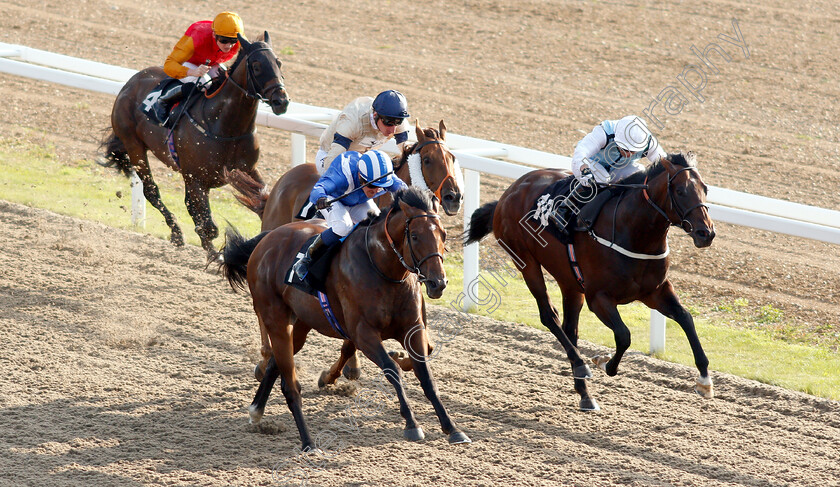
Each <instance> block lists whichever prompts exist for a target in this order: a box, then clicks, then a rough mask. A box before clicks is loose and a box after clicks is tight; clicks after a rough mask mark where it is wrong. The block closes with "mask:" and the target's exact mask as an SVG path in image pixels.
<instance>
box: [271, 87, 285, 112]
mask: <svg viewBox="0 0 840 487" xmlns="http://www.w3.org/2000/svg"><path fill="white" fill-rule="evenodd" d="M268 104H269V105H271V111H272V112H273V113H274V114H275V115H283V114H284V113H286V110H288V109H289V97H288V96H286V91H285V90H279V91H277V92H276V93H274V94H273V95H272V96H271V99H270V100H269V102H268Z"/></svg>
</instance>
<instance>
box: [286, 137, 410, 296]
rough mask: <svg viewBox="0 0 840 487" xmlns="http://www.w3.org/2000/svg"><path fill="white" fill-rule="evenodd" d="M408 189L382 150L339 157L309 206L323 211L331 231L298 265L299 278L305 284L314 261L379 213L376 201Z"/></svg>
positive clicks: (328, 171) (324, 232) (320, 238)
mask: <svg viewBox="0 0 840 487" xmlns="http://www.w3.org/2000/svg"><path fill="white" fill-rule="evenodd" d="M407 187H408V186H406V184H405V183H404V182H403V181H402V180H401V179H400V178H399V177H397V175H396V174H394V166H393V165H392V164H391V158H390V157H388V155H387V154H386V153H384V152H382V151H380V150H370V151H367V152H365V153H364V154H362V153H360V152H356V151H348V152H344V153H342V154H341V155H339V156H338V157H336V158H335V160H333V161H332V163H331V164H330V167H329V169H327V172H325V173H324V175H323V176H321V179H319V180H318V182H317V183H315V186H314V187H313V188H312V192H311V193H310V194H309V202H310V203H312V204H314V205H315V207H316V208H318V209H319V210H321V213H322V214H323V215H324V217H325V219H326V220H327V225H329V228H328V229H326V230H324V231H323V232H321V234H320V235H318V237H317V238H316V239H315V240H314V241H313V242H312V244H311V245H310V246H309V249H307V251H306V255H305V256H304V257H303V258H302V259H301V260H300V261H298V262H297V263H296V264H295V268H294V269H295V273H296V274H297V275H298V277H299V278H300V279H301V280H303V279H304V278H305V277H306V274H307V272H308V268H309V265H310V264H311V263H312V261H313V260H314V258H315V257H317V256H318V255H320V254H321V253H323V251H324V250H326V249H327V248H328V247H330V246H332V245H334V244H336V243H338V241H339V240H341V238H343V237H346V236H347V235H348V234H349V233H350V231H351V230H352V229H353V227H354V226H355V225H356V224H357V223H359V222H360V221H362V220H364V219H365V218H367V216H368V213H369V212H371V211H372V212H374V213H379V208H378V207H377V206H376V205H375V204H374V202H373V198H376V197H377V196H381V195H383V194H385V192H386V191H390V192H396V191H399V190H401V189H406V188H407ZM339 198H340V199H339Z"/></svg>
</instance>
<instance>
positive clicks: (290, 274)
mask: <svg viewBox="0 0 840 487" xmlns="http://www.w3.org/2000/svg"><path fill="white" fill-rule="evenodd" d="M315 237H317V235H313V236H312V237H310V238H308V239H307V240H306V242H304V243H303V246H301V248H300V250H299V251H298V253H297V254H296V255H295V259H294V260H293V261H292V266H291V267H289V270H288V271H286V278H285V279H284V281H285V283H286V284H287V285H289V286H292V287H294V288H295V289H299V290H301V291H303V292H305V293H308V294H311V295H313V296H315V297H317V296H318V292H319V291H320V292H322V293H326V292H327V291H326V281H327V274H328V273H329V271H330V264H331V263H332V259H333V257H335V254H336V253H338V250H339V249H340V248H341V244H342V243H343V242H344V239H341V240H340V241H339V242H338V243H337V244H335V245H333V246H331V247H329V248H328V249H326V251H325V252H324V253H323V254H321V255H320V256H319V257H318V258H317V259H315V260H313V261H312V264H310V265H309V273H308V274H307V275H306V278H305V279H304V280H301V279H299V278H298V276H297V274H295V271H294V266H295V263H297V261H299V260H300V259H302V258H303V256H304V255H305V254H306V249H308V248H309V246H310V245H311V244H312V241H313V240H315Z"/></svg>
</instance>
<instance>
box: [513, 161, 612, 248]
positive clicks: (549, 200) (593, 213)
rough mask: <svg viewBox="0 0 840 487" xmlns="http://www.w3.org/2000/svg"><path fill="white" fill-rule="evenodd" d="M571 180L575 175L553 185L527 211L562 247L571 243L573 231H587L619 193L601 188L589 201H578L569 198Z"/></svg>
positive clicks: (572, 180)
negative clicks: (607, 203) (605, 205)
mask: <svg viewBox="0 0 840 487" xmlns="http://www.w3.org/2000/svg"><path fill="white" fill-rule="evenodd" d="M574 180H575V177H574V176H568V177H566V178H563V179H561V180H559V181H556V182H554V183H552V184H551V186H549V187H548V188H546V191H545V192H544V193H543V194H542V195H541V196H540V197H539V198H537V200H536V201H535V202H534V206H533V207H532V209H531V211H530V212H529V215H531V218H533V219H535V220H537V222H538V225H539V226H540V227H543V228H545V229H547V230H548V231H549V233H550V234H551V235H552V236H554V237H555V238H556V239H557V240H559V241H560V242H561V243H563V244H570V243H572V232H587V231H589V230H590V229H591V228H592V226H593V225H594V224H595V221H596V220H597V219H598V215H599V214H600V213H601V209H602V208H603V207H604V204H606V202H607V201H609V200H610V199H612V198H613V197H614V196H617V195H618V194H619V193H620V192H621V191H620V190H618V191H616V190H615V189H608V188H603V187H601V188H598V192H597V194H596V195H595V196H594V197H593V198H592V199H591V200H589V201H580V199H578V198H575V196H574V195H572V196H570V193H571V189H572V183H573V182H574ZM567 199H568V200H569V201H568V202H567V201H566V200H567ZM569 203H571V204H569Z"/></svg>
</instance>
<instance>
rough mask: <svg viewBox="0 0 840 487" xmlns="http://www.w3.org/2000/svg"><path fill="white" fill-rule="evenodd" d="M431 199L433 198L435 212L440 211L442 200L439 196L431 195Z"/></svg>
mask: <svg viewBox="0 0 840 487" xmlns="http://www.w3.org/2000/svg"><path fill="white" fill-rule="evenodd" d="M430 192H431V191H430ZM429 199H430V200H432V211H434V212H435V213H440V200H439V199H438V198H437V196H435V195H431V196H430V197H429Z"/></svg>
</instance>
